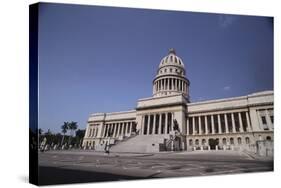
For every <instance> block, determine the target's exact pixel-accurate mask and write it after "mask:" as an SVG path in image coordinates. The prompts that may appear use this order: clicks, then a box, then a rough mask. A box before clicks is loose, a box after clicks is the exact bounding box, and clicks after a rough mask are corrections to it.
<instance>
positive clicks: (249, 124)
mask: <svg viewBox="0 0 281 188" xmlns="http://www.w3.org/2000/svg"><path fill="white" fill-rule="evenodd" d="M246 119H247V131H251V130H252V129H251V123H250V118H249V113H248V112H246Z"/></svg>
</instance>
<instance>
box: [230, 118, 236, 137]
mask: <svg viewBox="0 0 281 188" xmlns="http://www.w3.org/2000/svg"><path fill="white" fill-rule="evenodd" d="M231 120H232V132H233V133H236V126H235V121H234V114H233V113H231Z"/></svg>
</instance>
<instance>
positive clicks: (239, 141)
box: [237, 137, 242, 145]
mask: <svg viewBox="0 0 281 188" xmlns="http://www.w3.org/2000/svg"><path fill="white" fill-rule="evenodd" d="M237 141H238V144H239V145H240V144H242V140H241V138H240V137H238V139H237Z"/></svg>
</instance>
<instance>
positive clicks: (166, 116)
mask: <svg viewBox="0 0 281 188" xmlns="http://www.w3.org/2000/svg"><path fill="white" fill-rule="evenodd" d="M167 129H168V113H165V129H164V134H168V131H167Z"/></svg>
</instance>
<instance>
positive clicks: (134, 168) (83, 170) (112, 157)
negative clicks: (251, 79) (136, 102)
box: [39, 151, 273, 185]
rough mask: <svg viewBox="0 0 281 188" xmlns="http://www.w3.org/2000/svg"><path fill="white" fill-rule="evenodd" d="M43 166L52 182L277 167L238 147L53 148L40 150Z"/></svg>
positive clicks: (42, 176)
mask: <svg viewBox="0 0 281 188" xmlns="http://www.w3.org/2000/svg"><path fill="white" fill-rule="evenodd" d="M39 166H40V167H39V184H40V185H50V184H61V183H64V184H65V183H82V182H100V181H120V180H133V179H147V178H164V177H188V176H204V175H219V174H237V173H248V172H263V171H273V160H272V158H255V157H253V156H250V155H248V154H246V153H243V152H236V151H204V152H202V151H199V152H178V153H171V152H169V153H159V154H130V153H110V154H109V155H107V154H104V153H99V152H93V151H91V152H89V151H50V152H45V153H40V154H39Z"/></svg>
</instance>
